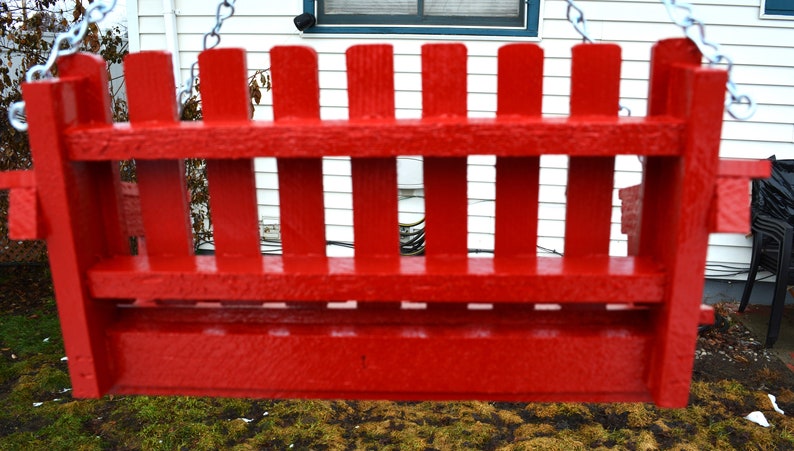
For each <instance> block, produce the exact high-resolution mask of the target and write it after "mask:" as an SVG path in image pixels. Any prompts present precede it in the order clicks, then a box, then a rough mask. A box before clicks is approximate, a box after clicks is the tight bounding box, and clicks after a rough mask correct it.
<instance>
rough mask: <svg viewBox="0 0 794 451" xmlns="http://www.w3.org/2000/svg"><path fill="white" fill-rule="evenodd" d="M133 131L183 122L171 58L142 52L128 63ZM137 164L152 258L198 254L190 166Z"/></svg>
mask: <svg viewBox="0 0 794 451" xmlns="http://www.w3.org/2000/svg"><path fill="white" fill-rule="evenodd" d="M124 71H125V74H126V80H127V97H128V104H129V115H130V125H131V126H132V127H136V126H140V127H145V126H157V125H160V126H162V125H165V124H173V123H175V122H177V108H176V100H175V94H174V93H175V92H176V88H175V85H174V72H173V70H172V68H171V55H169V54H168V53H166V52H141V53H133V54H130V55H127V57H126V58H125V60H124ZM161 157H162V159H157V160H142V159H137V160H136V162H135V164H136V167H135V170H136V175H137V178H138V189H139V192H140V203H141V214H142V215H143V227H144V231H145V240H146V252H147V254H149V255H152V256H167V255H171V256H186V255H192V254H193V230H192V227H191V225H190V215H189V214H188V211H189V203H188V198H187V196H188V195H187V183H186V182H185V163H184V161H182V160H178V159H173V158H169V155H168V154H167V153H166V152H165V151H163V153H162V154H161Z"/></svg>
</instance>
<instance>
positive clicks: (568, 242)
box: [565, 44, 620, 257]
mask: <svg viewBox="0 0 794 451" xmlns="http://www.w3.org/2000/svg"><path fill="white" fill-rule="evenodd" d="M619 102H620V47H618V46H617V45H614V44H580V45H577V46H576V47H574V48H573V61H572V66H571V119H572V120H573V119H577V120H583V119H585V118H589V117H590V116H605V117H615V116H617V114H618V103H619ZM614 169H615V157H613V156H610V157H571V158H570V160H569V162H568V189H567V195H566V199H567V203H566V215H565V254H566V255H569V256H572V257H577V256H583V255H591V254H595V255H599V254H601V255H607V254H609V233H610V225H611V224H610V219H611V217H612V186H613V180H614Z"/></svg>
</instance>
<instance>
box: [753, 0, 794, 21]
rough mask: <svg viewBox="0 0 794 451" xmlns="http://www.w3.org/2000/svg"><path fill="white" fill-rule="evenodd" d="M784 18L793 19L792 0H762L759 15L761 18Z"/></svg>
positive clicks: (793, 4) (793, 3) (793, 6)
mask: <svg viewBox="0 0 794 451" xmlns="http://www.w3.org/2000/svg"><path fill="white" fill-rule="evenodd" d="M784 16H788V17H786V18H791V19H794V1H793V0H762V1H761V17H763V18H775V17H777V18H783V17H784Z"/></svg>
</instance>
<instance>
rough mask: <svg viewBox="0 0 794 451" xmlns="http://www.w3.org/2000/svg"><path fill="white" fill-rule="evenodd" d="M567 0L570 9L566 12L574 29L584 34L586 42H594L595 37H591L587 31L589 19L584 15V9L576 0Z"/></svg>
mask: <svg viewBox="0 0 794 451" xmlns="http://www.w3.org/2000/svg"><path fill="white" fill-rule="evenodd" d="M565 1H566V2H568V11H567V12H566V14H565V17H566V18H567V19H568V22H570V23H571V25H573V28H574V30H576V31H577V32H578V33H579V34H580V35H581V36H582V40H583V41H584V42H586V43H588V44H591V43H593V42H594V41H593V38H591V37H590V33H589V32H588V31H587V19H585V17H584V11H583V10H582V8H580V7H579V5H577V4H576V2H575V1H574V0H565Z"/></svg>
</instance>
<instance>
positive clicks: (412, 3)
mask: <svg viewBox="0 0 794 451" xmlns="http://www.w3.org/2000/svg"><path fill="white" fill-rule="evenodd" d="M539 11H540V0H304V12H307V13H310V14H313V15H314V16H315V17H316V18H317V24H316V25H315V26H313V27H311V28H308V29H306V30H305V32H306V33H345V34H351V33H367V34H383V33H392V34H393V33H399V34H453V35H481V36H531V37H534V36H537V35H538V14H539Z"/></svg>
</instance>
